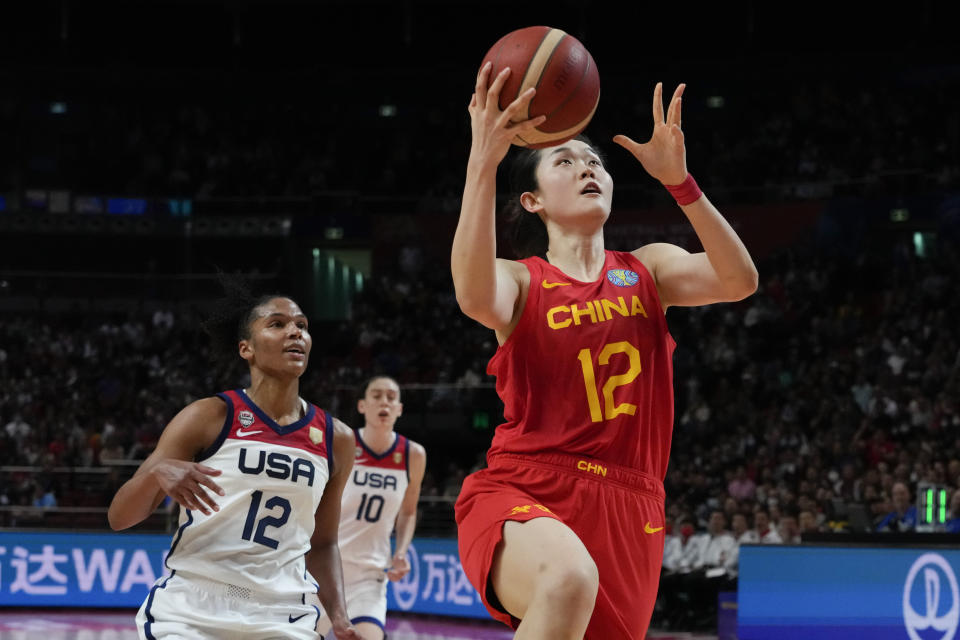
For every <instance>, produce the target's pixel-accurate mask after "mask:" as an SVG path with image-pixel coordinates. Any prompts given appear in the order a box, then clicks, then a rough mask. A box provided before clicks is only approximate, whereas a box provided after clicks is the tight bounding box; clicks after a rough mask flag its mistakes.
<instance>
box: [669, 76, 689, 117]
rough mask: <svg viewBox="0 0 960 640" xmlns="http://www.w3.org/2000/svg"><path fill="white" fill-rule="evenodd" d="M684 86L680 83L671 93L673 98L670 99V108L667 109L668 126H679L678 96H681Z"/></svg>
mask: <svg viewBox="0 0 960 640" xmlns="http://www.w3.org/2000/svg"><path fill="white" fill-rule="evenodd" d="M685 86H686V85H684V84H682V83H681V84H679V85H677V88H676V90H675V91H674V92H673V97H672V98H671V99H670V107H669V109H667V125H668V126H671V125H674V124H677V125H678V124H680V100H681V98H680V96H682V95H683V88H684V87H685Z"/></svg>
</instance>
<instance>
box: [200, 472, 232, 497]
mask: <svg viewBox="0 0 960 640" xmlns="http://www.w3.org/2000/svg"><path fill="white" fill-rule="evenodd" d="M197 482H198V483H199V484H202V485H206V486H208V487H210V488H211V489H213V490H214V491H216V492H217V493H218V494H219V495H221V496H222V495H226V494H225V493H224V492H223V489H222V488H221V487H220V485H218V484H217V483H216V482H214V481H213V480H211V479H210V478H208V477H206V476H203V477H201V478H200V479H199V480H197Z"/></svg>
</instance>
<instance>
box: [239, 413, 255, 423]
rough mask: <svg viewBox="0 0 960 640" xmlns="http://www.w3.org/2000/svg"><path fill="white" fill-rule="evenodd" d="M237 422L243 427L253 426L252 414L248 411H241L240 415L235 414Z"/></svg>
mask: <svg viewBox="0 0 960 640" xmlns="http://www.w3.org/2000/svg"><path fill="white" fill-rule="evenodd" d="M237 420H239V421H240V424H241V425H243V426H244V427H249V426H250V425H252V424H253V420H254V418H253V414H252V413H250V412H249V411H241V412H240V413H238V414H237Z"/></svg>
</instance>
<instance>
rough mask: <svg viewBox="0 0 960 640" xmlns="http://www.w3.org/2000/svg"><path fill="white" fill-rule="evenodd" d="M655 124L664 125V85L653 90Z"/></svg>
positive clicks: (659, 83)
mask: <svg viewBox="0 0 960 640" xmlns="http://www.w3.org/2000/svg"><path fill="white" fill-rule="evenodd" d="M653 124H655V125H657V124H663V83H662V82H658V83H657V86H656V87H654V88H653Z"/></svg>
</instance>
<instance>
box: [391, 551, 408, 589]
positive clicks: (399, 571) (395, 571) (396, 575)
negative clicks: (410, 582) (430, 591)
mask: <svg viewBox="0 0 960 640" xmlns="http://www.w3.org/2000/svg"><path fill="white" fill-rule="evenodd" d="M408 573H410V561H409V560H407V555H406V554H403V555H399V554H398V555H395V556H393V564H392V565H391V566H390V568H389V569H387V578H389V579H390V580H391V581H393V582H396V581H398V580H403V577H404V576H405V575H407V574H408Z"/></svg>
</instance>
